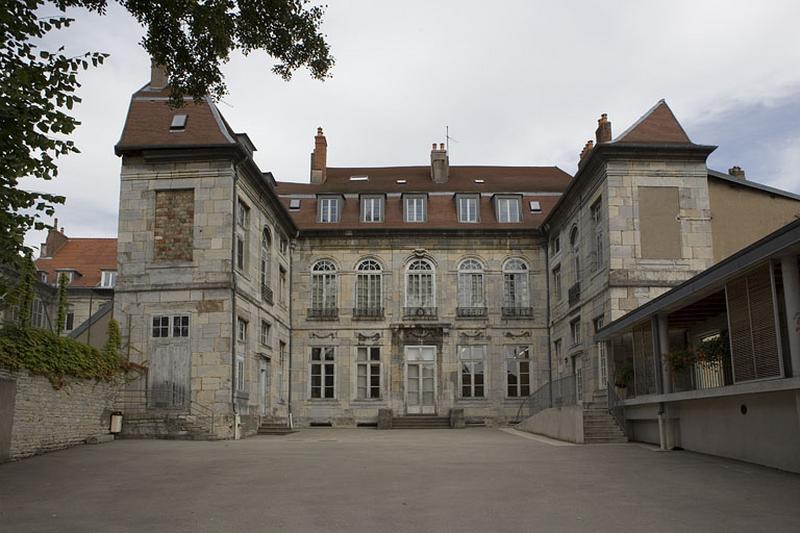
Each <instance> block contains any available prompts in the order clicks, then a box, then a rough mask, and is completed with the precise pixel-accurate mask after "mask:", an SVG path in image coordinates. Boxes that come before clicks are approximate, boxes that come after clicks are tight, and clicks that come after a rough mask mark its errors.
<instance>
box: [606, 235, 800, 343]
mask: <svg viewBox="0 0 800 533" xmlns="http://www.w3.org/2000/svg"><path fill="white" fill-rule="evenodd" d="M787 249H792V251H791V252H790V253H795V254H797V253H800V220H795V221H794V222H790V223H789V224H787V225H785V226H783V227H782V228H780V229H778V230H777V231H774V232H772V233H770V234H769V235H767V236H766V237H764V238H762V239H761V240H758V241H756V242H754V243H753V244H751V245H750V246H748V247H746V248H743V249H742V250H740V251H739V252H737V253H735V254H733V255H732V256H730V257H728V258H727V259H724V260H722V261H720V262H719V263H717V264H715V265H713V266H712V267H710V268H708V269H706V270H704V271H703V272H701V273H700V274H697V275H696V276H694V277H692V278H689V279H688V280H686V281H684V282H683V283H681V284H680V285H678V286H677V287H674V288H672V289H670V290H669V291H667V292H665V293H664V294H662V295H660V296H659V297H657V298H655V299H653V300H650V301H649V302H647V303H646V304H644V305H641V306H640V307H637V308H636V309H634V310H633V311H631V312H629V313H628V314H626V315H625V316H623V317H621V318H618V319H617V320H615V321H613V322H611V323H610V324H608V325H607V326H606V327H604V328H602V329H601V330H599V331H598V332H597V335H595V340H597V341H600V340H607V339H609V338H610V337H613V336H614V335H616V334H618V333H622V332H624V331H627V330H629V329H630V328H631V327H633V326H635V325H636V324H638V323H640V322H642V321H643V320H645V319H647V318H649V317H651V316H653V315H655V314H658V313H663V312H669V311H670V310H674V308H675V307H677V306H680V305H688V304H690V303H692V302H693V301H695V300H698V299H701V298H703V297H705V296H706V295H707V294H708V291H709V290H710V289H713V288H715V287H719V286H720V285H721V284H722V283H724V282H725V281H726V280H728V279H730V278H732V277H735V276H738V275H740V274H741V273H742V272H743V271H745V270H747V269H748V268H750V267H752V266H755V265H757V264H758V263H761V262H762V261H765V260H766V259H769V258H770V257H773V256H775V255H779V254H780V255H782V254H786V253H787Z"/></svg>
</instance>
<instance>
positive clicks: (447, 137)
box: [444, 126, 458, 154]
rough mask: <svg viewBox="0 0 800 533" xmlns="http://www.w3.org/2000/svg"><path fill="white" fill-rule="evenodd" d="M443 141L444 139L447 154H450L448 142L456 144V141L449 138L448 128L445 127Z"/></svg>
mask: <svg viewBox="0 0 800 533" xmlns="http://www.w3.org/2000/svg"><path fill="white" fill-rule="evenodd" d="M444 139H445V142H446V143H447V146H446V148H447V153H448V154H450V141H453V142H454V143H457V142H458V141H457V140H455V139H453V138H452V137H450V126H445V127H444Z"/></svg>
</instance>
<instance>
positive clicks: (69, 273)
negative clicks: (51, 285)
mask: <svg viewBox="0 0 800 533" xmlns="http://www.w3.org/2000/svg"><path fill="white" fill-rule="evenodd" d="M62 274H63V275H64V276H66V277H67V285H69V284H70V283H72V282H73V281H75V278H76V277H77V274H78V273H77V272H76V271H75V270H59V271H58V273H57V275H56V282H58V281H59V280H60V279H61V275H62Z"/></svg>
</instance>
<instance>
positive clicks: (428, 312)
mask: <svg viewBox="0 0 800 533" xmlns="http://www.w3.org/2000/svg"><path fill="white" fill-rule="evenodd" d="M436 312H437V308H436V307H404V308H403V316H404V317H405V318H421V319H426V318H436V314H437V313H436Z"/></svg>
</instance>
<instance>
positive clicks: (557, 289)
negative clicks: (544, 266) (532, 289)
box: [553, 265, 561, 301]
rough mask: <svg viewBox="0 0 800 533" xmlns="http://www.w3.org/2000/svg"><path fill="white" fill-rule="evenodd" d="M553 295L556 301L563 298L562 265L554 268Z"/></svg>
mask: <svg viewBox="0 0 800 533" xmlns="http://www.w3.org/2000/svg"><path fill="white" fill-rule="evenodd" d="M553 296H554V297H555V300H556V301H559V300H560V299H561V265H556V266H555V267H554V268H553Z"/></svg>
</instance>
